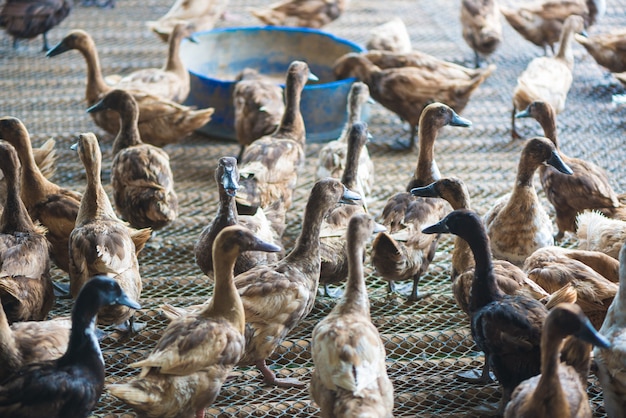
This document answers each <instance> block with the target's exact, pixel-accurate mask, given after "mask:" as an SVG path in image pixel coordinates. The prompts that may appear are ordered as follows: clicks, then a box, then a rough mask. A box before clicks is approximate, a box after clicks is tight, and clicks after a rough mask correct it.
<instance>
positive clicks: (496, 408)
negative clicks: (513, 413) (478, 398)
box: [472, 403, 504, 417]
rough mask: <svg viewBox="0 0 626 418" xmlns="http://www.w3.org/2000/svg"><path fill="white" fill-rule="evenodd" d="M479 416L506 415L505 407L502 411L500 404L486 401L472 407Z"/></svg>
mask: <svg viewBox="0 0 626 418" xmlns="http://www.w3.org/2000/svg"><path fill="white" fill-rule="evenodd" d="M472 411H474V412H475V413H476V414H477V415H478V416H481V417H501V416H504V408H503V409H502V412H500V404H493V403H486V404H483V405H480V406H477V407H475V408H472Z"/></svg>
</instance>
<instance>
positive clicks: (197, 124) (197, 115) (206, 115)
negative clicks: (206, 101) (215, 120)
mask: <svg viewBox="0 0 626 418" xmlns="http://www.w3.org/2000/svg"><path fill="white" fill-rule="evenodd" d="M214 112H215V109H214V108H212V107H207V108H206V109H197V110H191V111H190V112H189V113H187V114H186V115H185V118H184V122H183V123H184V124H185V125H187V126H189V128H190V129H189V131H190V132H191V131H195V130H196V129H199V128H202V127H203V126H204V125H206V124H207V123H209V121H211V118H212V117H213V113H214Z"/></svg>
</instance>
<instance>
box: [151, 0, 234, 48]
mask: <svg viewBox="0 0 626 418" xmlns="http://www.w3.org/2000/svg"><path fill="white" fill-rule="evenodd" d="M228 3H230V0H176V1H174V4H172V7H170V9H169V10H168V11H167V13H165V14H164V15H163V16H161V17H160V18H159V19H157V20H151V21H147V22H146V26H148V28H149V29H150V30H151V31H152V32H154V33H156V34H157V35H158V36H159V38H161V40H162V41H163V42H168V39H169V38H170V34H171V33H172V31H173V30H174V27H175V26H176V25H178V24H179V23H184V24H192V25H193V26H194V27H195V30H196V31H197V32H204V31H207V30H211V29H213V27H214V26H215V24H216V22H217V21H218V20H219V19H220V18H221V17H223V16H224V14H225V13H226V9H227V7H228Z"/></svg>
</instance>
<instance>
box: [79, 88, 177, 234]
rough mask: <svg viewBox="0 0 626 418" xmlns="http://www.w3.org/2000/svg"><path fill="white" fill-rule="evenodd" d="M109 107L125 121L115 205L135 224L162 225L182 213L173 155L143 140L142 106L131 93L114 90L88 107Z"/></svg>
mask: <svg viewBox="0 0 626 418" xmlns="http://www.w3.org/2000/svg"><path fill="white" fill-rule="evenodd" d="M107 109H111V110H114V111H115V112H116V113H118V114H119V117H120V123H121V125H120V131H119V132H118V134H117V136H116V137H115V140H114V142H113V155H114V157H113V162H112V163H111V186H112V187H113V201H114V202H115V208H116V209H117V210H118V212H119V213H120V215H121V217H122V219H124V220H125V221H128V223H130V225H131V226H132V227H134V228H152V229H153V230H157V229H161V228H163V227H165V226H166V225H168V224H170V223H171V222H172V221H174V220H175V219H176V218H177V217H178V196H177V195H176V191H175V190H174V175H173V174H172V170H171V168H170V156H169V154H168V153H167V152H166V151H165V150H163V149H161V148H158V147H155V146H154V145H150V144H145V143H144V142H143V141H142V139H141V136H140V135H141V134H140V132H139V129H138V126H137V120H138V117H139V109H138V106H137V102H136V101H135V99H133V96H132V95H131V94H130V93H128V92H126V91H124V90H119V89H115V90H111V91H110V92H109V93H107V94H106V95H105V96H104V97H103V98H102V100H100V101H99V102H98V103H96V104H95V105H93V106H92V107H90V108H89V109H88V111H89V112H94V111H101V110H107Z"/></svg>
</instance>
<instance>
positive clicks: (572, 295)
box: [545, 283, 578, 310]
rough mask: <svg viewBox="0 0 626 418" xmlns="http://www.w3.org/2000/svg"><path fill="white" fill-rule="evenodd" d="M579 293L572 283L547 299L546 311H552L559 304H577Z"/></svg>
mask: <svg viewBox="0 0 626 418" xmlns="http://www.w3.org/2000/svg"><path fill="white" fill-rule="evenodd" d="M577 299H578V292H576V288H574V286H573V285H572V284H571V283H568V284H567V285H565V286H563V287H562V288H560V289H559V290H557V291H556V292H554V293H552V294H551V295H550V296H548V297H546V298H545V303H546V309H548V310H550V309H552V308H554V307H555V306H556V305H558V304H559V303H576V300H577Z"/></svg>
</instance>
